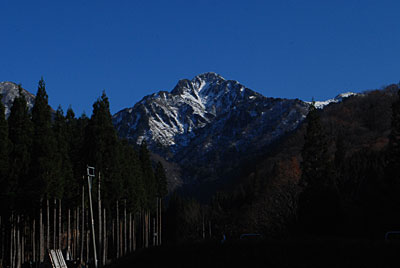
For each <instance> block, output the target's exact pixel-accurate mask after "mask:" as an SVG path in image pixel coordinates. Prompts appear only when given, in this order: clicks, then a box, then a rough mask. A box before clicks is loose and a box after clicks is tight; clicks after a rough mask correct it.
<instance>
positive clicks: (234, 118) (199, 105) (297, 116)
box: [113, 73, 308, 152]
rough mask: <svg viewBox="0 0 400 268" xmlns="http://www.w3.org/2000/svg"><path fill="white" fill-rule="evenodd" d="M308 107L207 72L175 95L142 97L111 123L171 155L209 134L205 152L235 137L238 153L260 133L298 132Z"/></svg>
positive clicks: (185, 83)
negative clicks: (296, 128)
mask: <svg viewBox="0 0 400 268" xmlns="http://www.w3.org/2000/svg"><path fill="white" fill-rule="evenodd" d="M307 106H308V105H307V104H306V103H304V102H302V101H299V100H287V99H274V98H266V97H264V96H262V95H261V94H259V93H256V92H254V91H252V90H250V89H248V88H246V87H245V86H243V85H242V84H240V83H239V82H237V81H233V80H225V79H224V78H222V77H221V76H220V75H218V74H215V73H205V74H201V75H199V76H196V77H195V78H193V79H192V80H187V79H183V80H180V81H179V82H178V84H177V85H176V87H175V88H174V89H173V90H172V91H171V92H166V91H160V92H158V93H155V94H152V95H149V96H146V97H144V98H143V99H142V100H141V101H140V102H139V103H137V104H136V105H135V106H134V107H132V108H128V109H124V110H122V111H120V112H118V113H117V114H115V115H114V116H113V121H114V124H115V126H116V127H117V130H118V133H119V135H120V136H122V137H125V138H128V139H130V140H133V141H134V142H135V143H138V144H139V143H141V142H142V140H146V142H147V143H148V144H149V145H150V146H152V147H160V146H161V147H168V148H169V149H170V150H171V151H172V152H178V151H180V150H182V148H185V147H187V146H189V145H193V142H195V143H196V144H198V143H199V138H200V136H202V138H203V139H206V138H207V136H208V135H209V134H212V136H210V137H208V139H207V142H205V143H204V144H203V146H202V148H201V149H202V151H208V150H210V148H212V147H213V146H214V145H215V144H217V143H218V144H220V142H221V139H226V138H228V137H230V138H234V137H235V142H233V140H232V144H233V143H234V144H235V147H236V148H237V149H239V147H240V146H241V144H243V143H246V142H247V141H249V139H250V140H251V139H254V138H257V137H258V136H259V135H261V134H266V133H267V132H268V137H269V138H268V139H270V140H272V139H273V138H275V137H278V136H280V134H282V133H284V132H285V131H290V130H292V129H294V128H295V127H296V126H297V125H298V123H299V122H301V121H302V119H303V118H304V117H305V115H306V113H307ZM228 126H229V127H228ZM206 130H207V131H206ZM267 130H268V131H267Z"/></svg>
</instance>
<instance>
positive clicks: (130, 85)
mask: <svg viewBox="0 0 400 268" xmlns="http://www.w3.org/2000/svg"><path fill="white" fill-rule="evenodd" d="M0 11H1V12H0V34H1V40H0V81H13V82H17V83H22V86H23V87H24V88H26V89H28V90H29V91H31V92H32V93H36V89H37V82H38V80H39V79H40V77H41V76H43V77H44V79H45V81H46V85H47V91H48V94H49V101H50V104H51V105H52V106H53V107H54V108H56V107H57V106H58V105H59V104H61V105H62V107H63V108H64V110H66V109H67V107H68V105H69V104H71V105H72V108H73V109H74V110H75V112H76V113H77V115H80V114H81V113H82V112H83V111H86V113H87V114H91V110H92V104H93V102H94V101H95V100H96V98H97V97H99V96H100V95H101V92H102V90H103V89H105V90H106V93H107V95H108V96H109V98H110V102H111V111H112V113H115V112H117V111H119V110H120V109H122V108H126V107H130V106H133V104H134V103H136V102H137V101H139V100H140V99H141V98H142V97H143V96H145V95H147V94H150V93H153V92H156V91H159V90H168V91H169V90H171V89H172V88H173V87H174V86H175V84H176V83H177V81H178V80H179V79H182V78H189V79H192V78H193V77H194V76H195V75H197V74H200V73H204V72H208V71H213V72H217V73H219V74H221V75H222V76H223V77H225V78H227V79H233V80H238V81H239V82H241V83H242V84H244V85H246V86H247V87H249V88H251V89H253V90H256V91H258V92H260V93H262V94H264V95H266V96H272V97H285V98H300V99H303V100H311V98H312V97H315V99H317V100H322V99H328V98H331V97H334V96H335V95H337V94H339V93H341V92H345V91H356V92H358V91H361V90H366V89H372V88H380V87H381V86H383V85H385V84H390V83H397V82H399V80H400V67H399V60H400V1H396V0H393V1H383V0H379V1H368V0H362V1H361V0H360V1H355V0H347V1H321V0H318V1H284V0H280V1H278V0H277V1H267V0H265V1H252V0H247V1H243V0H240V1H234V0H230V1H211V0H209V1H207V0H202V1H192V0H190V1H189V0H185V1H176V0H168V1H167V0H164V1H161V0H159V1H151V0H147V1H138V0H136V1H135V0H131V1H110V0H108V1H100V0H97V1H84V0H82V1H72V0H69V1H54V0H52V1H40V0H38V1H31V0H27V1H18V0H4V1H1V2H0Z"/></svg>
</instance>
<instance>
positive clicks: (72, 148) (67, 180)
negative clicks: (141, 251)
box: [0, 78, 167, 268]
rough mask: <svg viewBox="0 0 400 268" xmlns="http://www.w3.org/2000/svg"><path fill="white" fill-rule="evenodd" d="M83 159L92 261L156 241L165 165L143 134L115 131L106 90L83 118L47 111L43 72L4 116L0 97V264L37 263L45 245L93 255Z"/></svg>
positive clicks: (87, 258)
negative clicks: (139, 137) (136, 137)
mask: <svg viewBox="0 0 400 268" xmlns="http://www.w3.org/2000/svg"><path fill="white" fill-rule="evenodd" d="M87 166H91V167H95V171H96V173H95V180H94V181H93V189H92V192H91V193H92V195H93V201H94V202H93V203H94V209H93V210H94V215H93V216H94V218H95V237H96V240H97V245H96V247H97V248H96V252H97V256H98V262H99V264H100V265H104V264H106V263H107V262H108V261H109V260H110V259H115V258H119V257H121V256H123V255H126V254H127V253H128V252H132V251H134V250H136V248H138V247H148V246H150V245H160V244H161V242H162V240H163V238H162V232H161V229H162V228H161V226H162V225H163V223H162V215H163V209H162V207H163V204H162V203H163V202H162V200H163V198H164V197H165V196H166V194H167V180H166V175H165V170H164V168H163V166H162V164H161V163H157V164H154V163H153V162H152V161H151V159H150V152H149V151H148V149H147V145H146V143H145V142H143V143H142V144H141V145H140V146H137V147H135V148H134V147H133V146H132V145H131V144H129V143H128V142H127V141H126V140H122V139H120V138H118V136H117V133H116V130H115V128H114V127H113V125H112V117H111V114H110V111H109V100H108V98H107V96H106V94H105V92H103V94H102V95H101V97H100V98H98V99H97V100H96V101H95V102H94V104H93V112H92V115H91V117H90V118H88V117H87V116H86V115H85V114H83V115H81V116H80V117H79V118H76V117H75V114H74V112H73V110H72V108H71V107H70V108H68V110H67V112H66V114H64V112H63V110H62V108H61V107H58V109H57V110H56V111H53V110H52V109H51V107H50V106H49V104H48V95H47V93H46V86H45V82H44V80H43V78H42V79H41V80H40V81H39V83H38V90H37V93H36V98H35V102H34V105H33V108H32V110H31V111H29V109H28V107H27V103H26V100H25V98H24V96H23V94H22V88H21V86H19V94H18V96H17V97H16V98H15V99H14V102H13V105H12V107H11V112H10V115H9V117H8V118H6V117H5V110H4V106H3V104H2V103H1V102H0V266H2V267H5V266H9V267H12V268H14V267H16V268H19V267H22V265H23V264H24V263H34V264H37V265H39V264H40V263H43V262H44V261H45V257H46V254H47V250H48V249H62V250H65V251H67V252H68V255H69V258H71V259H74V260H79V261H80V262H81V263H84V262H85V263H87V262H93V243H92V239H91V238H90V237H91V235H92V234H91V229H90V227H91V226H90V224H91V220H90V216H91V215H90V213H89V210H88V188H87V187H88V184H87V182H88V181H87Z"/></svg>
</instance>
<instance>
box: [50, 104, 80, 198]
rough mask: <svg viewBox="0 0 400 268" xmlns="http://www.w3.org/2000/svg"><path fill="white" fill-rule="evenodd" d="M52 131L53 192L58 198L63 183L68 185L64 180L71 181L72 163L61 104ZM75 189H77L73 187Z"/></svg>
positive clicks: (60, 194)
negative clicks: (53, 139) (53, 146)
mask: <svg viewBox="0 0 400 268" xmlns="http://www.w3.org/2000/svg"><path fill="white" fill-rule="evenodd" d="M53 133H54V137H55V140H56V143H57V148H56V154H55V159H54V164H55V168H56V174H57V175H56V176H55V178H54V179H53V180H52V184H54V185H53V187H51V188H53V189H55V190H56V192H55V193H54V195H55V197H56V198H57V199H60V198H61V197H62V195H63V193H64V185H65V186H67V187H70V186H71V185H70V184H67V183H66V182H72V181H73V171H72V164H71V161H70V156H69V151H70V149H69V143H68V140H67V139H68V136H67V135H68V129H67V124H66V118H65V117H64V112H63V110H62V108H61V106H59V107H58V109H57V111H56V114H55V116H54V121H53ZM75 190H77V189H75Z"/></svg>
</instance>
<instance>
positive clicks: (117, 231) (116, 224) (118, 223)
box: [116, 200, 120, 258]
mask: <svg viewBox="0 0 400 268" xmlns="http://www.w3.org/2000/svg"><path fill="white" fill-rule="evenodd" d="M118 205H119V203H118V200H117V224H116V225H117V226H116V227H117V258H119V253H120V251H119V206H118Z"/></svg>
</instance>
